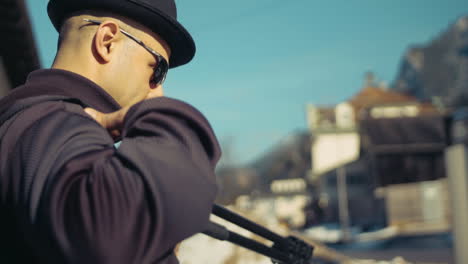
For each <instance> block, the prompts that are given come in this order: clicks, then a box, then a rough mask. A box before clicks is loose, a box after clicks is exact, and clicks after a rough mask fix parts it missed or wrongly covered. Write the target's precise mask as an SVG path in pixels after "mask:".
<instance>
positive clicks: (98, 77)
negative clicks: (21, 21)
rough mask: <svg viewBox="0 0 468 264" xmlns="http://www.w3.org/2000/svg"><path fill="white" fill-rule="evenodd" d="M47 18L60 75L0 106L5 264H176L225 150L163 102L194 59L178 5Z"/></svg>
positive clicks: (113, 7)
mask: <svg viewBox="0 0 468 264" xmlns="http://www.w3.org/2000/svg"><path fill="white" fill-rule="evenodd" d="M48 13H49V17H50V18H51V20H52V22H53V24H54V26H55V27H56V28H57V30H58V31H59V33H60V40H59V47H58V52H57V55H56V58H55V61H54V64H53V66H52V69H46V70H38V71H35V72H33V73H31V74H30V75H29V77H28V80H27V82H26V83H25V84H24V85H23V86H20V87H18V88H16V89H14V90H13V92H12V93H10V94H9V95H8V96H6V98H4V99H2V100H1V102H0V125H1V126H0V137H1V138H0V172H1V174H0V208H1V217H0V234H1V236H0V262H1V263H114V264H115V263H125V264H128V263H177V259H176V257H175V256H174V253H173V251H174V247H175V246H176V244H177V243H179V242H180V241H182V240H183V239H185V238H187V237H189V236H191V235H193V234H195V233H198V232H200V231H202V230H203V229H204V228H205V226H206V225H207V223H208V217H209V214H210V212H211V207H212V204H213V200H214V198H215V195H216V182H215V175H214V167H215V164H216V163H217V161H218V159H219V156H220V150H219V145H218V142H217V140H216V138H215V136H214V134H213V131H212V129H211V127H210V125H209V124H208V122H207V121H206V119H205V118H204V117H203V116H202V115H201V114H200V113H199V112H198V111H197V110H196V109H194V108H193V107H191V106H190V105H188V104H186V103H184V102H181V101H178V100H175V99H171V98H167V97H164V96H163V82H164V79H165V75H166V72H167V69H168V68H173V67H176V66H179V65H183V64H185V63H187V62H189V61H190V60H191V59H192V57H193V55H194V54H195V45H194V43H193V40H192V38H191V37H190V35H189V34H188V32H187V31H186V30H185V29H184V28H183V27H182V26H181V25H180V24H179V23H178V22H177V20H176V9H175V4H174V2H173V0H50V1H49V4H48ZM117 139H121V145H120V146H119V147H118V148H116V147H114V143H115V140H117Z"/></svg>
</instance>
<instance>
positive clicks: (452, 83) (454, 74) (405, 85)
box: [392, 16, 468, 107]
mask: <svg viewBox="0 0 468 264" xmlns="http://www.w3.org/2000/svg"><path fill="white" fill-rule="evenodd" d="M392 89H393V90H395V91H399V92H404V93H406V94H409V95H412V96H415V97H417V98H418V99H420V100H423V101H428V100H432V99H434V98H439V99H440V102H441V103H444V104H445V105H447V106H452V107H458V106H463V105H464V106H466V105H468V16H465V17H461V18H459V19H458V20H457V21H456V22H455V23H454V24H452V25H451V26H450V27H449V28H448V29H447V30H446V31H444V32H442V33H441V34H440V35H439V36H438V37H436V38H435V39H434V40H433V41H431V42H430V43H429V44H427V45H418V46H413V47H411V48H409V50H408V51H407V52H406V54H405V55H404V57H403V59H402V62H401V66H400V71H399V73H398V75H397V77H396V79H395V81H394V82H393V85H392Z"/></svg>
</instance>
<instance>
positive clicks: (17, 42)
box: [0, 0, 40, 97]
mask: <svg viewBox="0 0 468 264" xmlns="http://www.w3.org/2000/svg"><path fill="white" fill-rule="evenodd" d="M0 10H1V15H0V28H1V30H2V41H0V97H1V96H4V95H5V94H6V93H8V91H10V90H11V89H13V88H14V87H16V86H18V85H20V84H22V83H24V81H25V80H26V77H27V75H28V74H29V73H30V72H31V71H33V70H36V69H38V68H40V63H39V57H38V53H37V49H36V44H35V41H34V37H33V33H32V29H31V24H30V20H29V16H28V12H27V10H26V5H25V3H24V0H11V1H1V2H0Z"/></svg>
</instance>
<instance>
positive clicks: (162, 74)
mask: <svg viewBox="0 0 468 264" xmlns="http://www.w3.org/2000/svg"><path fill="white" fill-rule="evenodd" d="M168 70H169V65H167V62H166V60H161V61H159V62H158V66H156V68H155V69H154V79H153V81H154V82H155V83H157V84H162V83H163V82H164V79H166V74H167V71H168Z"/></svg>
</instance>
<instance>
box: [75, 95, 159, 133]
mask: <svg viewBox="0 0 468 264" xmlns="http://www.w3.org/2000/svg"><path fill="white" fill-rule="evenodd" d="M162 96H164V91H163V88H162V86H158V87H156V88H155V89H151V90H150V91H149V92H148V94H147V95H146V97H145V100H146V99H151V98H156V97H162ZM130 107H131V106H126V107H123V108H121V109H120V110H118V111H115V112H112V113H108V114H106V113H102V112H99V111H97V110H95V109H93V108H90V107H87V108H85V109H84V111H85V112H86V113H87V114H88V115H90V116H91V117H92V118H93V119H94V120H96V122H98V123H99V124H100V125H101V126H102V127H104V128H105V129H107V131H109V134H110V135H111V136H112V138H113V139H114V140H116V139H118V138H120V135H121V134H122V128H123V122H124V118H125V115H126V114H127V112H128V109H130Z"/></svg>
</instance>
